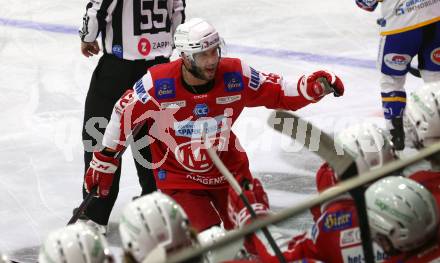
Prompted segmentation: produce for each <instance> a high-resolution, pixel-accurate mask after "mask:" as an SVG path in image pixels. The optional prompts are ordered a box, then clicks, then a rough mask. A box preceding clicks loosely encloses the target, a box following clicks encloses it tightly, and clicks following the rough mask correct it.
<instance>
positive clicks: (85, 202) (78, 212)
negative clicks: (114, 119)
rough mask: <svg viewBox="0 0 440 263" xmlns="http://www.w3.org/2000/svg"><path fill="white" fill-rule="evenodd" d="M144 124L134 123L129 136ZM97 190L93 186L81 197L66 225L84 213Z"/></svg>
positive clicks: (118, 156) (122, 152)
mask: <svg viewBox="0 0 440 263" xmlns="http://www.w3.org/2000/svg"><path fill="white" fill-rule="evenodd" d="M144 124H145V122H143V123H141V124H138V125H136V126H135V127H134V129H133V132H132V134H131V135H130V138H134V136H136V134H137V133H138V132H139V130H140V129H141V128H142V126H143V125H144ZM133 140H134V139H133ZM127 141H128V140H127ZM127 148H128V147H125V148H124V149H123V150H122V151H120V152H118V153H116V155H115V158H122V154H124V152H125V150H126V149H127ZM97 192H98V186H95V187H93V188H92V189H91V190H90V193H88V194H87V195H86V197H85V198H84V199H83V201H82V202H81V204H80V205H79V207H78V208H76V209H74V212H73V215H72V217H71V218H70V220H69V222H67V225H71V224H75V223H76V221H78V219H79V218H80V217H81V215H82V214H83V213H84V211H85V210H86V209H87V207H88V206H89V204H90V202H92V200H93V198H94V197H95V196H96V193H97Z"/></svg>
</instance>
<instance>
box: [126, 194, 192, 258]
mask: <svg viewBox="0 0 440 263" xmlns="http://www.w3.org/2000/svg"><path fill="white" fill-rule="evenodd" d="M119 233H120V234H121V239H122V246H123V248H124V251H125V252H126V253H129V254H131V256H132V257H133V258H134V259H135V260H136V261H137V262H142V261H144V260H145V259H146V258H147V257H149V256H150V253H156V252H157V251H160V250H162V251H165V252H169V251H172V250H176V249H179V248H183V247H186V246H189V245H191V244H192V241H193V239H192V235H191V232H190V225H189V221H188V217H187V215H186V213H185V212H184V211H183V209H182V207H180V205H178V204H177V203H176V201H174V200H173V199H172V198H171V197H169V196H168V195H166V194H163V193H161V192H154V193H152V194H149V195H145V196H142V197H140V198H138V199H136V200H134V201H132V202H131V203H129V204H128V205H127V206H126V207H125V208H124V210H123V212H122V216H121V219H120V223H119Z"/></svg>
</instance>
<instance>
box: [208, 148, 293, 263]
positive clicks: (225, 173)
mask: <svg viewBox="0 0 440 263" xmlns="http://www.w3.org/2000/svg"><path fill="white" fill-rule="evenodd" d="M206 150H207V151H208V155H209V157H211V160H212V162H213V163H214V164H215V166H216V167H217V168H218V170H219V171H220V173H221V174H222V175H223V176H224V177H225V178H226V180H227V181H228V182H229V184H230V185H231V187H232V189H233V190H234V192H235V193H236V194H237V195H238V196H239V197H240V199H241V200H242V201H243V203H244V205H245V206H246V209H247V210H248V211H249V213H250V214H251V217H252V218H253V219H256V218H257V214H256V213H255V210H254V209H253V208H252V206H251V205H250V204H249V200H248V199H247V198H246V196H245V195H244V194H243V189H242V188H241V187H240V185H239V184H238V182H237V180H236V179H235V177H234V176H233V175H232V174H231V172H230V171H229V170H228V168H227V167H226V166H225V164H224V163H223V162H222V160H220V158H219V157H218V155H217V153H216V152H215V151H214V150H213V149H212V148H209V147H207V148H206ZM261 230H262V232H263V234H264V236H265V237H266V239H267V241H268V242H269V245H270V246H271V248H272V249H273V251H274V252H275V255H276V256H277V258H278V260H279V262H282V263H285V262H286V259H285V258H284V256H283V253H282V252H281V250H280V248H279V247H278V245H277V243H276V242H275V240H274V239H273V237H272V235H271V234H270V232H269V230H268V229H267V228H266V227H263V228H262V229H261Z"/></svg>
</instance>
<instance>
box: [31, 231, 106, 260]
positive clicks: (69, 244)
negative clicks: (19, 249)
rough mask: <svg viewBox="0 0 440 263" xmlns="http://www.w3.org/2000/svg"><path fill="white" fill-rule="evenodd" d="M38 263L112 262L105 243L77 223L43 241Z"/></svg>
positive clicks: (53, 233)
mask: <svg viewBox="0 0 440 263" xmlns="http://www.w3.org/2000/svg"><path fill="white" fill-rule="evenodd" d="M38 262H39V263H104V262H113V257H112V255H111V254H110V250H109V248H108V245H107V241H106V239H105V238H104V236H102V235H101V234H99V233H97V232H96V231H94V230H93V229H92V228H91V227H90V226H88V225H87V224H85V223H82V222H78V223H76V224H73V225H69V226H66V227H63V228H61V229H58V230H56V231H53V232H51V233H50V234H49V236H48V237H47V238H46V240H45V241H44V243H43V245H42V246H41V248H40V253H39V256H38Z"/></svg>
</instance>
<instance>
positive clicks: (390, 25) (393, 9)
mask: <svg viewBox="0 0 440 263" xmlns="http://www.w3.org/2000/svg"><path fill="white" fill-rule="evenodd" d="M381 10H382V17H383V18H382V19H381V21H382V22H381V35H393V34H398V33H401V32H405V31H409V30H412V29H415V28H418V27H422V26H425V25H428V24H431V23H434V22H436V21H440V0H425V1H416V0H385V1H383V2H382V3H381Z"/></svg>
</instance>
